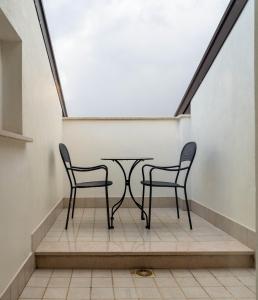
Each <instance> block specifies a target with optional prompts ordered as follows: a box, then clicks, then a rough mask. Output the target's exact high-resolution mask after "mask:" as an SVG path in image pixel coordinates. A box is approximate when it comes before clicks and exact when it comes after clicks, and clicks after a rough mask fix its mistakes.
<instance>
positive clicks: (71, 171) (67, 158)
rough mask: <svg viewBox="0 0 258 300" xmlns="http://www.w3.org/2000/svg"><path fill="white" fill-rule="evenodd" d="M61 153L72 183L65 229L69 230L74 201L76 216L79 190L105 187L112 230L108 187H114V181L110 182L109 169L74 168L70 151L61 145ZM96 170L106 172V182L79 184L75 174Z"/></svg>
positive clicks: (108, 222) (108, 220)
mask: <svg viewBox="0 0 258 300" xmlns="http://www.w3.org/2000/svg"><path fill="white" fill-rule="evenodd" d="M59 151H60V154H61V157H62V160H63V163H64V166H65V170H66V173H67V175H68V179H69V182H70V197H69V205H68V211H67V217H66V223H65V229H67V228H68V222H69V215H70V209H71V203H72V200H73V208H72V218H73V216H74V208H75V201H76V192H77V189H78V188H79V189H80V188H94V187H105V195H106V208H107V224H108V229H110V228H111V227H110V217H109V198H108V186H110V185H112V181H108V168H107V166H106V165H98V166H93V167H77V166H73V165H72V163H71V158H70V155H69V151H68V149H67V147H66V146H65V145H64V144H62V143H60V144H59ZM96 170H104V171H105V180H104V181H88V182H80V183H77V181H76V177H75V175H74V172H90V171H96Z"/></svg>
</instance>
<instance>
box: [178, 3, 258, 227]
mask: <svg viewBox="0 0 258 300" xmlns="http://www.w3.org/2000/svg"><path fill="white" fill-rule="evenodd" d="M191 110H192V112H191V125H190V127H191V135H192V139H193V140H195V141H196V142H197V144H198V149H197V156H196V161H195V163H194V165H193V173H192V176H191V180H192V181H191V183H192V185H191V197H192V199H193V200H195V201H197V202H199V203H201V204H202V205H204V206H206V207H208V208H210V209H213V210H215V211H217V212H219V213H221V214H223V215H225V216H226V217H228V218H231V219H233V220H234V221H236V222H238V223H240V224H243V225H245V226H246V227H249V228H251V229H253V230H254V229H255V169H254V163H255V153H254V149H255V148H254V125H255V124H254V1H252V0H250V1H249V2H248V3H247V6H246V8H245V9H244V11H243V13H242V15H241V16H240V18H239V20H238V22H237V24H236V25H235V27H234V29H233V31H232V32H231V34H230V36H229V37H228V39H227V41H226V42H225V44H224V46H223V48H222V50H221V51H220V53H219V55H218V56H217V58H216V60H215V62H214V64H213V65H212V67H211V69H210V71H209V72H208V74H207V76H206V77H205V79H204V81H203V82H202V84H201V86H200V88H199V90H198V91H197V93H196V95H195V97H194V99H193V101H192V106H191ZM183 121H184V120H183Z"/></svg>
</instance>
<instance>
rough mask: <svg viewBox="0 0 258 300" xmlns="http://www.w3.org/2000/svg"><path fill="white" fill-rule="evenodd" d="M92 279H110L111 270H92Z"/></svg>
mask: <svg viewBox="0 0 258 300" xmlns="http://www.w3.org/2000/svg"><path fill="white" fill-rule="evenodd" d="M92 277H112V272H111V270H92Z"/></svg>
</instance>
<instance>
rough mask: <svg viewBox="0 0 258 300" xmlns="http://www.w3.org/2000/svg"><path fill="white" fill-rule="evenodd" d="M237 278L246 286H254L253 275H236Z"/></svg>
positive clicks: (254, 279)
mask: <svg viewBox="0 0 258 300" xmlns="http://www.w3.org/2000/svg"><path fill="white" fill-rule="evenodd" d="M237 278H238V280H240V281H241V282H242V283H243V284H244V285H246V286H255V284H256V278H255V276H238V277H237Z"/></svg>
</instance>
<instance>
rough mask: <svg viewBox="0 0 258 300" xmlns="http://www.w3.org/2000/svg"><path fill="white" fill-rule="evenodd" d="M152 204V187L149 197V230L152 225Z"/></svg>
mask: <svg viewBox="0 0 258 300" xmlns="http://www.w3.org/2000/svg"><path fill="white" fill-rule="evenodd" d="M151 202H152V186H151V185H150V196H149V220H148V225H147V228H148V229H150V224H151Z"/></svg>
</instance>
